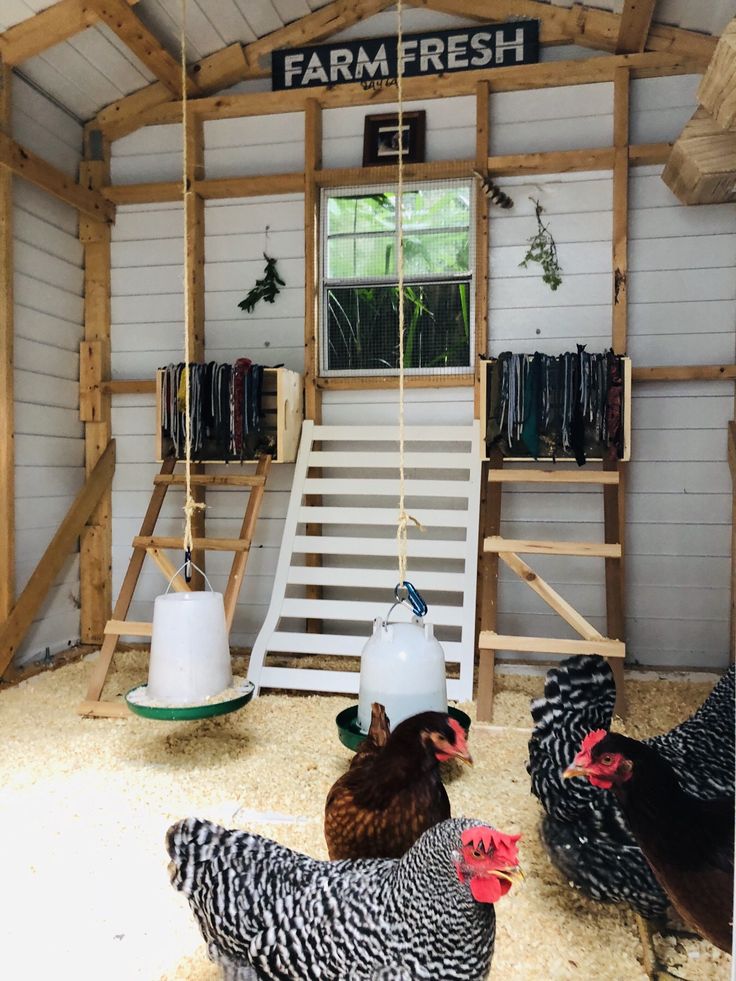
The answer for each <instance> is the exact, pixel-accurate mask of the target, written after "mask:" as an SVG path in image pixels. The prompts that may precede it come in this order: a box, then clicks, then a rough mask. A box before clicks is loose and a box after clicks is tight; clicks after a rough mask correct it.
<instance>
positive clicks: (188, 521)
mask: <svg viewBox="0 0 736 981" xmlns="http://www.w3.org/2000/svg"><path fill="white" fill-rule="evenodd" d="M180 23H181V29H180V36H179V46H180V50H181V113H182V141H183V144H184V147H183V153H182V181H181V183H182V197H183V201H184V446H185V450H184V452H185V462H184V468H185V474H186V478H185V479H186V497H185V500H184V519H185V527H184V555H185V566H186V570H185V577H186V580H187V582H189V580H190V578H191V557H192V546H193V544H194V540H193V538H192V518H193V517H194V512H195V511H199V510H202V509H203V508H204V507H205V505H204V504H201V503H198V502H197V501H195V500H194V498H193V497H192V424H191V416H190V411H191V410H190V399H191V381H192V378H191V372H190V370H189V366H190V364H191V351H190V335H191V330H190V328H191V323H192V314H191V305H190V302H189V299H190V296H189V294H190V284H189V276H188V275H187V269H188V264H187V259H188V257H189V235H188V222H187V217H188V215H189V209H190V207H191V205H192V203H193V201H194V188H193V187H191V186H190V184H189V112H188V104H187V82H188V79H187V58H186V50H187V41H186V26H187V0H181V17H180Z"/></svg>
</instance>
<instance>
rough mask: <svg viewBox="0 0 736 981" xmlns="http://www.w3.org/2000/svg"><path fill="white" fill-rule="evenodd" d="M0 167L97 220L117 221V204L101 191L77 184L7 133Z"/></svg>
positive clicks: (1, 141) (0, 144)
mask: <svg viewBox="0 0 736 981" xmlns="http://www.w3.org/2000/svg"><path fill="white" fill-rule="evenodd" d="M0 167H6V168H7V169H8V170H9V171H11V173H13V174H16V175H17V176H18V177H22V178H23V179H24V180H27V181H30V182H31V184H35V185H36V186H37V187H40V188H42V189H43V190H44V191H48V193H49V194H53V195H54V197H57V198H59V200H60V201H64V203H65V204H70V205H71V206H72V207H73V208H76V209H77V210H78V211H80V212H81V213H82V214H83V215H87V216H88V217H90V218H92V219H94V220H95V221H103V222H113V221H114V220H115V205H114V204H112V203H111V202H110V201H107V200H106V199H105V198H104V197H103V196H102V195H101V194H100V193H99V191H92V190H89V189H88V188H86V187H83V186H82V185H81V184H77V183H76V181H74V180H73V179H72V178H71V177H68V176H67V175H66V174H64V173H62V172H61V171H60V170H57V169H56V167H52V166H51V164H49V163H46V161H45V160H42V159H41V157H37V156H36V154H35V153H31V151H30V150H26V149H25V148H24V147H22V146H20V144H18V143H15V142H14V141H13V140H11V139H10V137H9V136H6V135H5V134H4V133H0Z"/></svg>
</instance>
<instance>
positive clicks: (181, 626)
mask: <svg viewBox="0 0 736 981" xmlns="http://www.w3.org/2000/svg"><path fill="white" fill-rule="evenodd" d="M182 568H184V566H182ZM179 572H181V569H179V570H177V573H176V574H175V576H174V578H176V575H178V573H179ZM203 575H204V573H203ZM204 578H205V582H206V583H207V586H209V590H208V591H206V590H205V591H201V592H182V593H171V592H169V590H170V589H171V583H172V582H173V581H174V580H173V579H172V580H171V582H170V583H169V585H168V588H167V590H166V592H165V593H164V594H163V595H161V596H157V597H156V600H155V602H154V604H153V628H152V636H151V658H150V664H149V669H148V684H147V685H139V686H138V687H137V688H134V689H133V690H132V691H130V692H128V694H127V696H126V701H127V703H128V707H129V708H130V709H131V711H133V712H135V713H136V714H137V715H142V716H144V717H145V718H149V719H169V720H177V719H202V718H207V717H209V716H214V715H224V714H225V713H227V712H233V711H234V710H235V709H238V708H241V707H242V706H243V705H245V704H246V703H247V702H249V701H250V699H251V698H252V696H253V685H252V684H250V682H247V681H243V680H241V679H237V680H236V681H234V679H233V674H232V666H231V661H230V644H229V641H228V629H227V623H226V620H225V604H224V601H223V597H222V593H215V592H214V591H213V589H212V586H211V585H210V582H209V580H208V579H207V577H206V576H205V577H204Z"/></svg>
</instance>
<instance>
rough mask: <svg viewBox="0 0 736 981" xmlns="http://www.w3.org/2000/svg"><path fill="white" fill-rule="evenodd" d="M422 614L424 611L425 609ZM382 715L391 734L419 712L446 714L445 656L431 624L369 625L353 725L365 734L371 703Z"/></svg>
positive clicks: (416, 621)
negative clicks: (379, 707) (383, 711)
mask: <svg viewBox="0 0 736 981" xmlns="http://www.w3.org/2000/svg"><path fill="white" fill-rule="evenodd" d="M425 609H426V607H425ZM372 702H380V703H381V704H382V705H383V706H384V707H385V709H386V715H387V716H388V718H389V721H390V724H391V728H392V729H395V728H396V726H397V725H398V724H399V722H402V721H403V720H404V719H408V718H409V716H411V715H416V714H417V713H418V712H446V711H447V681H446V679H445V652H444V651H443V650H442V646H441V644H440V643H439V641H438V640H437V639H436V638H435V636H434V630H433V628H432V624H431V623H425V622H424V621H423V620H422V619H421V618H419V617H415V618H413V619H412V622H411V623H387V622H386V621H384V620H383V619H381V618H380V617H378V618H377V619H376V620H374V621H373V636H372V637H370V638H369V639H368V641H367V642H366V644H365V647H364V648H363V652H362V654H361V660H360V695H359V700H358V725H359V727H360V729H361V731H362V732H368V729H369V727H370V723H371V703H372Z"/></svg>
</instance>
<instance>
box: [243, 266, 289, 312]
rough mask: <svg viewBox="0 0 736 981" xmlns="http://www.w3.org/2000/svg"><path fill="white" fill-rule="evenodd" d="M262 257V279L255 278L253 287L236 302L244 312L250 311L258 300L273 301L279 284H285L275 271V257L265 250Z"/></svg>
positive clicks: (278, 290) (277, 292) (278, 291)
mask: <svg viewBox="0 0 736 981" xmlns="http://www.w3.org/2000/svg"><path fill="white" fill-rule="evenodd" d="M263 258H264V259H265V260H266V268H265V269H264V270H263V279H257V280H256V285H255V286H254V287H253V289H252V290H251V291H250V292H249V293H248V295H247V296H246V298H245V299H244V300H241V301H240V303H239V304H238V306H239V307H240V309H241V310H245V312H246V313H252V312H253V310H254V308H255V305H256V303H258V301H259V300H265V301H266V303H273V301H274V300H275V299H276V297H277V296H278V294H279V293H280V292H281V290H280V289H279V286H286V283H285V282H284V281H283V279H282V278H281V277H280V276H279V274H278V273H277V272H276V259H271V258H270V257H269V256H267V255H266V253H265V252H264V253H263Z"/></svg>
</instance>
